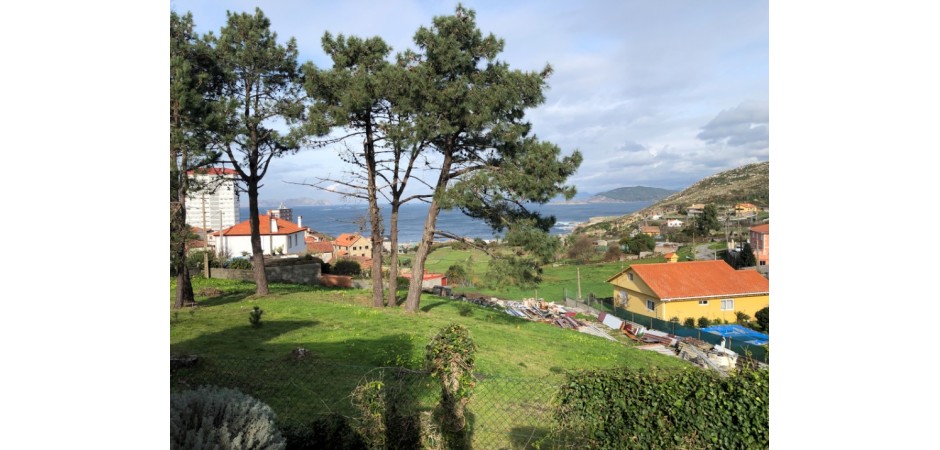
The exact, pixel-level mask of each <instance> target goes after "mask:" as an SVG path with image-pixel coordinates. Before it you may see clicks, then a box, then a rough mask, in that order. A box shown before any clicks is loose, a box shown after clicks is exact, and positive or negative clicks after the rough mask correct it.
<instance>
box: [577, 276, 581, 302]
mask: <svg viewBox="0 0 940 450" xmlns="http://www.w3.org/2000/svg"><path fill="white" fill-rule="evenodd" d="M578 301H579V302H580V301H581V268H580V267H578Z"/></svg>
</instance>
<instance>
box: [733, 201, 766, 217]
mask: <svg viewBox="0 0 940 450" xmlns="http://www.w3.org/2000/svg"><path fill="white" fill-rule="evenodd" d="M758 210H760V208H758V207H757V205H754V204H752V203H738V204H736V205H734V215H735V216H738V217H744V216H753V215H755V214H757V211H758Z"/></svg>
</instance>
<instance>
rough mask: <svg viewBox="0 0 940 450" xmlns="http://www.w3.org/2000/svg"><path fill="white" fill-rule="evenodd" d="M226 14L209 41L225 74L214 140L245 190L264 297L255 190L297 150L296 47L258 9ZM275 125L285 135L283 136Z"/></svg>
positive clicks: (258, 286) (298, 85) (254, 262)
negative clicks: (277, 162)
mask: <svg viewBox="0 0 940 450" xmlns="http://www.w3.org/2000/svg"><path fill="white" fill-rule="evenodd" d="M227 14H228V20H227V23H226V25H225V26H223V27H222V29H221V30H220V32H219V36H218V38H216V39H214V40H213V43H214V46H213V47H214V53H215V57H216V60H217V62H218V64H219V66H220V67H221V69H222V72H223V74H224V76H225V78H224V83H223V89H222V94H221V97H220V101H221V103H222V104H223V105H224V114H225V118H226V121H225V128H224V130H223V132H222V133H220V134H219V135H218V139H219V141H218V142H219V145H220V146H221V148H222V151H224V152H225V154H226V156H227V158H228V160H229V162H231V163H232V165H233V166H234V168H235V170H236V171H237V172H238V176H239V178H240V179H241V181H242V182H243V183H244V184H245V187H246V191H247V194H248V214H249V220H250V226H251V252H252V265H253V270H254V275H255V284H256V287H255V293H256V294H257V295H266V294H267V293H268V279H267V277H266V275H265V272H264V252H263V249H262V247H261V233H260V223H259V217H260V216H259V210H258V191H259V189H260V187H261V180H262V179H263V178H264V176H265V174H267V172H268V168H269V167H270V164H271V161H272V160H274V159H275V158H277V157H280V156H284V155H287V154H291V153H295V152H297V151H298V150H299V149H300V133H298V132H296V129H297V125H298V124H299V122H300V121H301V120H303V118H304V105H303V101H302V99H303V97H302V92H301V91H302V81H301V75H300V70H299V66H298V64H297V43H296V41H295V40H294V38H290V39H289V40H288V41H287V44H286V45H281V44H278V43H277V33H274V32H272V31H271V22H270V20H268V18H267V17H265V15H264V13H263V12H262V11H261V9H260V8H256V9H255V12H254V14H247V13H240V14H233V13H232V12H228V13H227ZM279 126H280V127H283V126H286V127H287V128H288V129H289V131H288V132H287V133H282V132H280V131H278V129H277V128H278V127H279Z"/></svg>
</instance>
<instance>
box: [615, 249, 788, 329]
mask: <svg viewBox="0 0 940 450" xmlns="http://www.w3.org/2000/svg"><path fill="white" fill-rule="evenodd" d="M607 282H608V283H610V284H612V285H614V304H616V305H617V306H619V307H621V308H623V309H626V310H627V311H630V312H633V313H636V314H642V315H645V316H650V317H655V318H657V319H660V320H669V319H671V318H673V317H678V318H679V320H680V321H684V320H685V319H686V318H689V317H691V318H693V319H698V318H699V317H707V318H708V319H710V320H714V319H721V320H723V321H728V322H734V321H735V320H736V319H737V313H738V312H739V311H740V312H743V313H744V314H747V315H748V316H751V317H752V318H753V317H754V313H756V312H757V311H759V310H761V309H762V308H764V307H767V306H769V305H770V283H769V282H768V281H767V279H766V278H764V277H763V276H761V274H759V273H757V272H756V271H753V270H734V269H733V268H731V266H729V265H728V264H727V263H725V262H724V261H721V260H713V261H689V262H682V263H676V262H667V263H661V264H634V265H632V266H630V267H628V268H627V269H625V270H623V271H622V272H620V273H618V274H617V275H614V276H613V277H611V278H610V279H608V280H607Z"/></svg>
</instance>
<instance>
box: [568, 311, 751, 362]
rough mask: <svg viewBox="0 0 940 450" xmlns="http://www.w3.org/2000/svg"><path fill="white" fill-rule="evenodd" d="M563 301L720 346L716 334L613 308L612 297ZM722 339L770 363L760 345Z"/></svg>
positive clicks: (732, 348)
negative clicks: (582, 300)
mask: <svg viewBox="0 0 940 450" xmlns="http://www.w3.org/2000/svg"><path fill="white" fill-rule="evenodd" d="M565 301H566V302H571V303H576V304H579V305H584V306H587V307H589V308H592V309H594V310H595V311H598V312H606V313H608V314H613V315H614V316H616V317H617V318H618V319H621V320H629V321H630V322H634V323H638V324H640V325H643V326H644V327H646V328H649V329H652V330H658V331H663V332H666V333H669V334H672V335H675V336H679V337H693V338H696V339H699V340H702V341H705V342H708V343H710V344H714V345H718V344H721V340H722V337H721V336H719V335H717V334H714V333H709V332H707V331H702V330H700V329H698V328H689V327H685V326H682V325H680V324H678V323H676V322H669V321H666V320H661V319H657V318H655V317H650V316H645V315H643V314H636V313H633V312H630V311H627V310H625V309H623V308H620V307H618V306H614V303H613V298H612V297H606V298H599V297H595V296H594V295H593V294H591V295H589V296H588V297H587V298H586V299H585V300H584V302H578V301H577V300H573V299H570V298H566V299H565ZM724 339H725V347H727V348H729V349H731V350H732V351H734V352H736V353H737V354H739V355H744V356H748V357H750V358H752V359H755V360H757V361H760V362H763V363H765V364H768V363H770V361H769V360H768V359H769V358H768V353H767V349H766V348H764V347H762V346H760V345H751V344H747V343H744V342H738V341H736V340H734V339H732V338H730V337H726V338H724Z"/></svg>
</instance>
